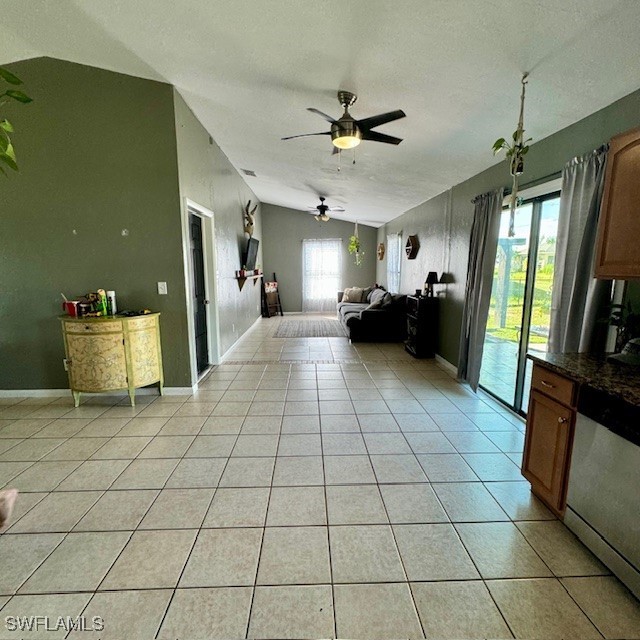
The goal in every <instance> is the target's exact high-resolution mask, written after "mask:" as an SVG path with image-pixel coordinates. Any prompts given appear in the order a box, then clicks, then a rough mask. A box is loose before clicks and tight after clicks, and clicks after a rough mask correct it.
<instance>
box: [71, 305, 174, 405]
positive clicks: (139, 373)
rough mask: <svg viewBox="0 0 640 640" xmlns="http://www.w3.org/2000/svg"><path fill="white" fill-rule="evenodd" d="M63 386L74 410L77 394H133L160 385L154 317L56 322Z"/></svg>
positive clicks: (157, 331) (156, 318)
mask: <svg viewBox="0 0 640 640" xmlns="http://www.w3.org/2000/svg"><path fill="white" fill-rule="evenodd" d="M60 320H61V322H62V331H63V335H64V345H65V353H66V356H67V359H66V362H67V369H68V372H69V386H70V388H71V391H72V392H73V397H74V400H75V405H76V406H78V404H79V402H80V393H81V392H85V393H95V392H102V391H117V390H122V389H126V390H128V392H129V397H130V398H131V406H133V405H134V404H135V389H136V388H137V387H144V386H147V385H150V384H154V383H157V384H158V389H159V390H160V394H162V385H163V382H164V377H163V372H162V352H161V348H160V314H159V313H153V314H149V315H144V316H134V317H131V318H117V317H107V318H70V317H68V316H65V317H62V318H61V319H60Z"/></svg>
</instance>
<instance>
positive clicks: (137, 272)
mask: <svg viewBox="0 0 640 640" xmlns="http://www.w3.org/2000/svg"><path fill="white" fill-rule="evenodd" d="M8 68H9V69H11V70H12V71H13V72H14V73H16V74H18V75H19V76H20V77H21V78H22V80H23V81H24V86H25V91H26V92H28V93H29V95H31V96H32V97H33V98H34V102H33V103H32V104H30V105H28V106H24V107H23V106H22V105H11V106H9V107H8V108H7V109H6V117H8V118H9V119H10V120H11V121H12V122H13V124H14V126H15V128H16V134H15V137H14V140H15V146H16V149H17V153H18V159H19V164H20V172H19V173H17V174H14V173H11V175H9V176H8V177H7V178H5V177H2V176H0V203H1V204H0V361H1V362H2V367H0V389H39V388H54V389H55V388H67V387H68V382H67V375H66V373H65V371H64V369H63V366H62V358H63V356H64V348H63V343H62V336H61V331H60V324H59V322H58V320H57V316H58V315H59V314H60V313H61V297H60V292H61V291H62V292H64V293H65V294H66V295H67V296H69V297H72V296H75V295H80V294H83V293H86V292H87V291H89V290H95V289H97V288H98V287H103V288H105V289H114V290H115V291H116V295H117V300H118V306H119V308H120V309H140V308H144V307H149V308H151V309H153V310H156V311H160V312H162V317H161V330H162V341H163V356H164V369H165V381H166V384H167V385H168V386H185V385H188V384H190V379H189V378H190V374H189V362H188V350H187V334H186V330H187V326H186V315H185V312H184V306H185V292H184V273H183V263H182V240H181V229H180V214H179V211H180V202H179V190H178V171H177V160H176V135H175V126H174V103H173V88H172V87H171V86H170V85H167V84H163V83H159V82H153V81H149V80H142V79H139V78H134V77H131V76H125V75H122V74H117V73H112V72H110V71H104V70H101V69H96V68H93V67H87V66H83V65H78V64H73V63H69V62H63V61H60V60H54V59H50V58H38V59H33V60H27V61H23V62H19V63H15V64H11V65H8ZM123 229H126V230H127V231H128V235H122V232H123ZM158 281H166V282H167V285H168V291H169V295H166V296H159V295H158V294H157V287H156V283H157V282H158Z"/></svg>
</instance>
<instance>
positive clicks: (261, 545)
mask: <svg viewBox="0 0 640 640" xmlns="http://www.w3.org/2000/svg"><path fill="white" fill-rule="evenodd" d="M264 371H266V368H265V370H264ZM264 371H263V375H262V377H264ZM289 374H291V372H289ZM262 377H261V379H262ZM287 380H288V379H287ZM281 436H282V422H280V432H279V433H278V443H277V445H276V455H275V456H274V457H273V468H272V469H271V482H270V483H269V495H268V497H267V510H266V511H265V514H264V525H263V526H262V536H261V537H260V547H259V548H258V561H257V562H256V573H255V576H254V578H253V590H252V591H251V602H250V603H249V613H248V616H247V627H246V630H245V634H244V637H245V638H249V629H250V628H251V617H252V616H253V603H254V601H255V597H256V588H257V585H258V573H259V571H260V563H261V562H262V549H263V546H264V533H265V530H266V528H267V519H268V517H269V509H270V508H271V494H272V492H273V478H274V477H275V472H276V460H277V454H278V449H279V448H280V438H281ZM238 437H239V436H238Z"/></svg>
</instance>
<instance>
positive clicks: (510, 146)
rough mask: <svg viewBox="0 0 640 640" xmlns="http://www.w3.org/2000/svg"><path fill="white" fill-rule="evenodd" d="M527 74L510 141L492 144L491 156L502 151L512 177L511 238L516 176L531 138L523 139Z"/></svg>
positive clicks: (515, 197) (516, 199)
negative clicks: (517, 116) (514, 128)
mask: <svg viewBox="0 0 640 640" xmlns="http://www.w3.org/2000/svg"><path fill="white" fill-rule="evenodd" d="M528 77H529V74H528V73H525V74H524V75H523V76H522V80H521V83H522V92H521V93H520V117H519V119H518V128H517V129H516V130H515V131H514V132H513V135H512V136H511V141H510V142H507V140H506V139H505V138H498V139H497V140H496V141H495V142H494V143H493V155H497V154H498V153H500V152H501V151H502V150H503V149H504V151H505V156H506V159H507V162H508V163H509V171H510V173H511V175H512V176H513V184H512V187H511V199H510V207H509V208H510V211H511V213H510V217H509V237H510V238H513V236H514V235H515V228H514V226H515V216H516V207H517V206H518V176H521V175H522V174H523V173H524V157H525V156H526V155H527V153H528V152H529V145H528V143H529V142H531V140H533V138H527V139H526V140H525V139H524V98H525V88H526V85H527V78H528Z"/></svg>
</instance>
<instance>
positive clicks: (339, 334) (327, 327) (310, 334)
mask: <svg viewBox="0 0 640 640" xmlns="http://www.w3.org/2000/svg"><path fill="white" fill-rule="evenodd" d="M273 337H274V338H344V337H346V334H345V332H344V330H343V329H342V325H341V324H340V322H339V321H338V320H282V321H281V322H280V326H279V327H278V328H277V329H276V332H275V333H274V334H273Z"/></svg>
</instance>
